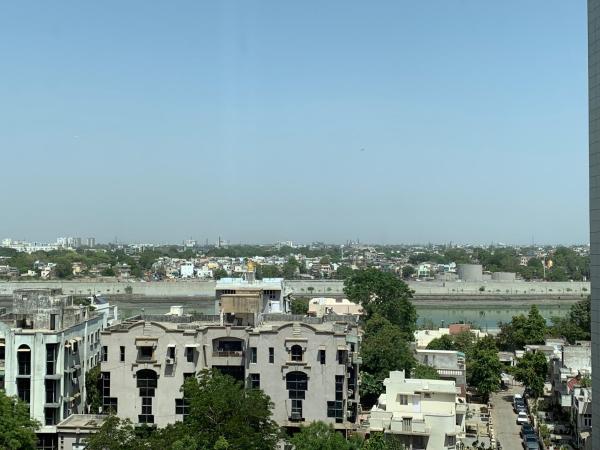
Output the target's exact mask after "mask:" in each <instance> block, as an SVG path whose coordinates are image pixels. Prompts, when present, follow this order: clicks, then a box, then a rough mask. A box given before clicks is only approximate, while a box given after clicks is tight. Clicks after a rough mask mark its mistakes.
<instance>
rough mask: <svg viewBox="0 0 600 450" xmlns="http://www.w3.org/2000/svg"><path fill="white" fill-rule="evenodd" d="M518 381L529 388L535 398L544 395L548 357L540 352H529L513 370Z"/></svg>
mask: <svg viewBox="0 0 600 450" xmlns="http://www.w3.org/2000/svg"><path fill="white" fill-rule="evenodd" d="M512 372H513V374H514V376H515V379H516V380H517V381H520V382H521V383H523V384H524V385H525V386H527V387H528V388H529V389H530V390H531V393H532V395H533V397H536V398H537V397H539V396H541V395H543V393H544V382H545V381H546V375H547V374H548V362H547V361H546V356H545V355H544V354H543V353H540V352H527V353H525V355H523V357H522V358H521V359H520V360H519V362H517V365H516V366H515V367H514V368H513V369H512Z"/></svg>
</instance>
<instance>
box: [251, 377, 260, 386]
mask: <svg viewBox="0 0 600 450" xmlns="http://www.w3.org/2000/svg"><path fill="white" fill-rule="evenodd" d="M250 389H260V373H251V374H250Z"/></svg>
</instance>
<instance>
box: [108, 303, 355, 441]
mask: <svg viewBox="0 0 600 450" xmlns="http://www.w3.org/2000/svg"><path fill="white" fill-rule="evenodd" d="M222 294H224V295H223V296H224V297H227V296H231V297H229V298H232V299H233V298H234V297H233V296H237V295H239V294H240V292H239V291H238V292H224V293H222ZM244 295H248V293H244ZM268 295H271V294H270V293H269V294H268ZM222 300H224V299H222ZM248 300H249V299H248ZM235 301H237V299H236V300H235ZM252 303H254V301H252ZM258 303H259V304H260V305H261V306H260V307H261V309H262V307H263V303H262V298H261V301H260V302H258ZM232 304H233V303H232ZM174 311H177V312H179V314H177V313H174V314H168V315H154V316H148V315H147V316H138V317H134V318H132V319H128V320H126V321H124V322H123V323H121V324H118V325H115V326H112V327H109V328H108V329H106V330H104V331H103V332H102V333H101V339H102V363H101V370H102V375H101V376H102V391H103V404H104V411H107V410H109V409H112V410H113V411H115V412H116V413H117V414H118V415H119V416H120V417H123V418H128V419H130V420H132V421H133V422H134V423H138V424H139V423H147V424H156V425H158V426H165V425H167V424H169V423H173V422H176V421H180V420H182V419H183V418H184V416H185V414H186V408H187V406H186V403H185V400H184V399H183V396H182V393H181V391H180V389H181V386H182V384H183V382H184V380H185V379H186V378H187V377H191V376H195V374H197V373H198V372H199V371H201V370H203V369H210V368H214V369H218V370H220V371H221V372H223V373H226V374H229V375H231V376H233V377H234V378H236V379H238V380H241V381H243V382H244V383H246V384H247V385H248V386H249V387H256V388H260V389H262V390H263V391H264V392H265V393H266V394H267V395H269V396H270V398H271V400H272V401H273V403H274V409H273V417H274V419H275V420H276V421H277V423H278V424H279V425H281V426H285V427H298V426H300V425H301V424H304V423H308V422H311V421H316V420H322V421H324V422H328V423H331V424H333V425H334V426H335V427H336V428H337V429H341V430H348V429H354V428H356V425H355V424H356V420H357V413H358V400H359V397H358V369H359V364H360V358H359V356H358V351H359V333H358V326H357V322H356V319H355V318H353V317H346V316H326V317H322V318H312V317H302V316H291V315H287V314H256V315H255V313H254V312H253V313H252V316H254V317H256V324H254V325H247V324H244V325H238V323H243V322H246V320H244V321H243V322H240V321H239V317H235V314H234V312H233V311H229V312H228V314H227V315H225V314H223V313H222V314H220V315H215V316H192V315H185V314H182V313H181V309H174ZM244 314H246V313H244ZM254 317H253V318H252V320H251V322H254Z"/></svg>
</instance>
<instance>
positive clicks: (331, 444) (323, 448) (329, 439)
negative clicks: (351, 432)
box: [290, 422, 352, 450]
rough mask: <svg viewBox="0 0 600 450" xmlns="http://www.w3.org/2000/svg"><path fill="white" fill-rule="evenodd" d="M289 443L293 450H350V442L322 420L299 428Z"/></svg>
mask: <svg viewBox="0 0 600 450" xmlns="http://www.w3.org/2000/svg"><path fill="white" fill-rule="evenodd" d="M290 443H291V444H292V445H293V446H294V449H295V450H351V449H352V447H351V446H350V445H351V444H350V443H349V442H348V441H346V439H344V436H342V435H341V434H340V433H338V432H337V431H335V428H333V425H331V424H329V425H328V424H326V423H324V422H313V423H311V424H310V425H308V426H304V427H302V428H300V431H299V432H298V433H296V434H295V435H294V436H293V437H292V438H291V439H290Z"/></svg>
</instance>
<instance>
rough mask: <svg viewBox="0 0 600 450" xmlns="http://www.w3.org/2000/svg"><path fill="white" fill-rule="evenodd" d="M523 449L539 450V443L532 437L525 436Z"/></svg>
mask: <svg viewBox="0 0 600 450" xmlns="http://www.w3.org/2000/svg"><path fill="white" fill-rule="evenodd" d="M523 448H524V449H525V450H539V448H540V443H539V441H538V439H537V437H535V436H534V435H529V436H525V437H524V438H523Z"/></svg>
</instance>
